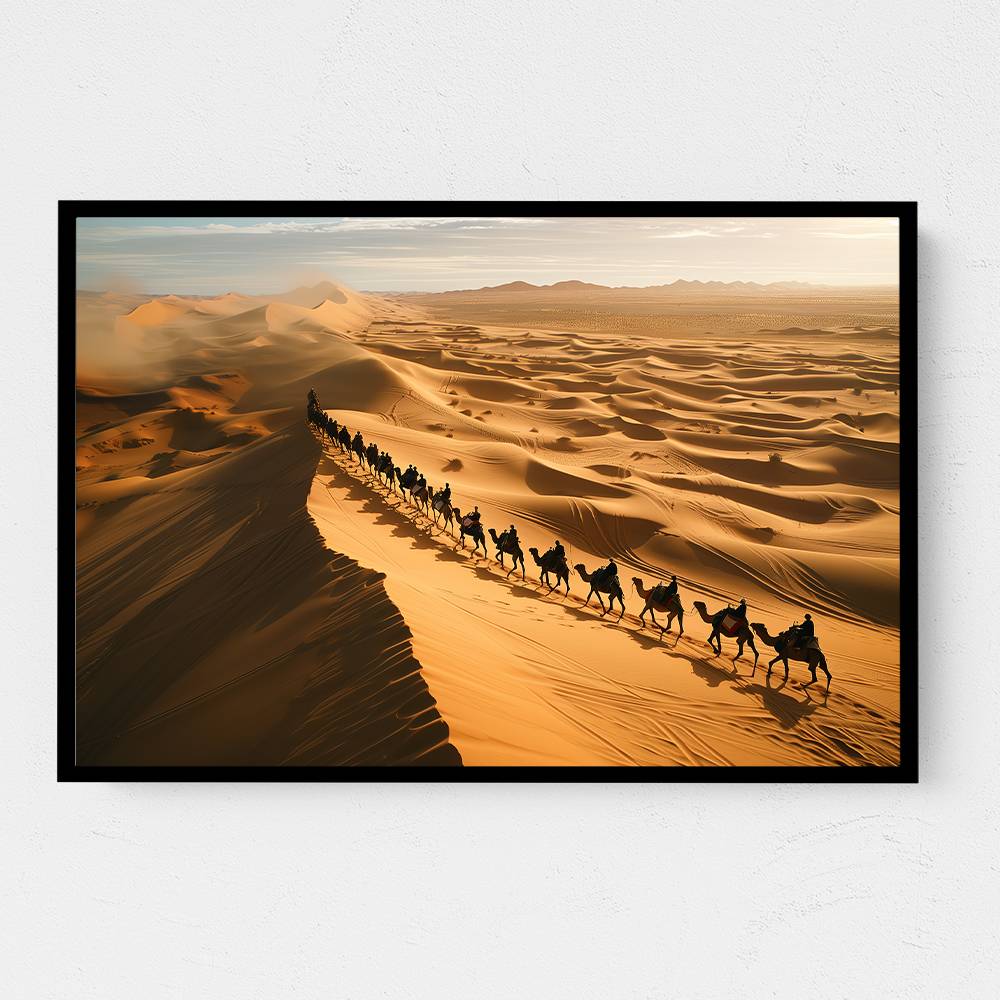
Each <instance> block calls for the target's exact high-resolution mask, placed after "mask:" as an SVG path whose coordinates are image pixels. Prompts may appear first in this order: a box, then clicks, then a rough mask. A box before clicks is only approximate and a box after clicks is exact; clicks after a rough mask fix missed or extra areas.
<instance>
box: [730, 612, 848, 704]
mask: <svg viewBox="0 0 1000 1000" xmlns="http://www.w3.org/2000/svg"><path fill="white" fill-rule="evenodd" d="M750 627H751V628H752V629H753V630H754V632H756V633H757V635H758V636H760V641H761V642H764V643H767V645H768V646H770V647H771V648H772V649H776V650H777V651H778V655H777V656H776V657H775V658H774V659H773V660H771V662H770V663H768V665H767V676H768V677H770V676H771V668H772V667H773V666H774V665H775V664H776V663H777V662H778V660H781V662H782V664H784V667H785V680H786V681H787V680H788V661H789V660H795V661H797V662H798V663H805V664H807V665H808V666H809V673H810V674H812V680H811V681H808V682H807V683H805V684H803V685H802V686H803V687H804V688H807V687H809V686H810V685H812V684H815V683H816V668H817V667H819V669H820V670H822V671H823V673H824V674H826V689H827V691H829V690H830V682H831V681H832V680H833V675H832V674H831V673H830V669H829V667H827V665H826V657H825V656H824V655H823V651H822V650H821V649H820V648H819V643H818V642H817V641H816V640H815V639H812V640H810V643H809V644H808V645H807V646H806V647H805V649H800V648H799V647H798V646H789V645H787V643H786V640H785V633H784V632H781V633H780V634H779V635H777V636H772V635H771V634H770V633H769V632H768V631H767V626H766V625H765V624H764V623H763V622H753V623H751V625H750ZM754 669H755V670H756V669H757V665H756V664H754Z"/></svg>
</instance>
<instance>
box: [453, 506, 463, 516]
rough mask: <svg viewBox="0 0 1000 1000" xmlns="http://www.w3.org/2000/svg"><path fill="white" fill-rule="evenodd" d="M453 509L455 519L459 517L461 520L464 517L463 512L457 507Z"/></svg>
mask: <svg viewBox="0 0 1000 1000" xmlns="http://www.w3.org/2000/svg"><path fill="white" fill-rule="evenodd" d="M451 509H452V511H453V512H454V514H455V517H459V518H460V517H461V516H462V512H461V511H460V510H459V509H458V508H457V507H452V508H451Z"/></svg>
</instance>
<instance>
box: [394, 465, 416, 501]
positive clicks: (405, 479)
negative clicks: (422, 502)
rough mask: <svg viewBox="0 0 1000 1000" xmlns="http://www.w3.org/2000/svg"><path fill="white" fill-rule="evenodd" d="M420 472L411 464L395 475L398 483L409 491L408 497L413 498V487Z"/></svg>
mask: <svg viewBox="0 0 1000 1000" xmlns="http://www.w3.org/2000/svg"><path fill="white" fill-rule="evenodd" d="M419 475H420V474H419V473H418V472H417V470H416V469H414V468H413V467H412V466H410V467H409V468H407V469H406V470H405V471H404V472H401V473H399V476H398V477H397V478H398V479H399V485H400V487H401V488H402V489H404V490H407V491H409V494H410V498H411V499H412V498H413V487H414V486H416V484H417V477H418V476H419Z"/></svg>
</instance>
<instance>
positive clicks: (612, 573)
mask: <svg viewBox="0 0 1000 1000" xmlns="http://www.w3.org/2000/svg"><path fill="white" fill-rule="evenodd" d="M597 572H598V573H599V574H600V576H599V577H598V579H599V580H600V581H601V583H602V584H604V585H606V586H607V588H608V590H609V591H614V590H615V589H616V588H619V587H620V586H621V585H620V584H619V582H618V564H617V563H616V562H615V560H614V556H612V557H611V558H610V559H609V560H608V564H607V566H604V567H603V568H601V569H599V570H598V571H597Z"/></svg>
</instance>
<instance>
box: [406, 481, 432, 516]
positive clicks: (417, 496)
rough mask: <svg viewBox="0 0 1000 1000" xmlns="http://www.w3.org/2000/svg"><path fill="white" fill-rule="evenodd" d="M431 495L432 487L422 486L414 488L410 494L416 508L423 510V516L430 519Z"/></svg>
mask: <svg viewBox="0 0 1000 1000" xmlns="http://www.w3.org/2000/svg"><path fill="white" fill-rule="evenodd" d="M433 494H434V489H433V487H431V486H423V487H420V488H414V489H413V490H412V491H411V492H410V499H411V500H412V501H413V503H414V505H415V506H416V507H418V508H420V509H421V510H423V512H424V514H425V515H427V516H428V517H430V507H431V497H432V496H433Z"/></svg>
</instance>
